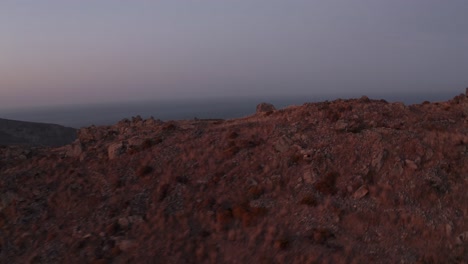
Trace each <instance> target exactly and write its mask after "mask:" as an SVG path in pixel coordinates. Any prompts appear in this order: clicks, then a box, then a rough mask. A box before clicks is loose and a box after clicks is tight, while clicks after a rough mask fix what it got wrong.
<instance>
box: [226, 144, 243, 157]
mask: <svg viewBox="0 0 468 264" xmlns="http://www.w3.org/2000/svg"><path fill="white" fill-rule="evenodd" d="M239 151H240V148H239V147H238V146H232V147H230V148H228V149H226V150H225V151H224V153H223V154H224V157H225V158H230V157H232V156H234V155H236V154H237V153H238V152H239Z"/></svg>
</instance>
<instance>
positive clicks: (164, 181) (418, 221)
mask: <svg viewBox="0 0 468 264" xmlns="http://www.w3.org/2000/svg"><path fill="white" fill-rule="evenodd" d="M13 152H14V153H13ZM15 153H16V154H15ZM0 155H1V159H0V162H1V164H0V195H1V200H0V202H1V203H0V262H1V263H12V262H15V263H466V261H467V259H468V221H467V219H468V206H467V205H468V192H467V191H466V190H467V189H468V97H467V96H466V95H459V96H457V97H455V98H454V99H453V100H450V101H447V102H439V103H430V102H424V103H422V104H419V105H410V106H407V105H404V104H402V103H388V102H386V101H384V100H370V99H368V98H367V97H362V98H360V99H352V100H336V101H333V102H321V103H308V104H304V105H302V106H292V107H289V108H286V109H281V110H275V109H274V107H273V106H271V105H268V104H262V105H259V107H258V110H257V113H256V114H254V115H252V116H249V117H245V118H241V119H233V120H186V121H169V122H161V121H158V120H153V119H148V120H142V119H141V118H133V120H123V121H121V122H119V123H118V124H116V125H113V126H107V127H89V128H85V129H81V130H80V131H79V133H78V140H77V141H75V142H74V143H73V144H70V145H67V146H65V147H61V148H54V149H43V148H36V149H24V148H20V147H16V148H7V147H4V148H2V149H0Z"/></svg>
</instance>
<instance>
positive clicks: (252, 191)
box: [247, 186, 264, 200]
mask: <svg viewBox="0 0 468 264" xmlns="http://www.w3.org/2000/svg"><path fill="white" fill-rule="evenodd" d="M263 193H264V190H263V188H262V187H260V186H253V187H250V188H249V191H248V192H247V197H248V198H249V199H252V200H255V199H258V198H260V196H262V194H263Z"/></svg>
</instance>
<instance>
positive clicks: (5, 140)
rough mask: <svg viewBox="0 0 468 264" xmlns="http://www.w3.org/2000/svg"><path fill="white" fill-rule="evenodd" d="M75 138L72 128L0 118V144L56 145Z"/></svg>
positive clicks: (68, 142)
mask: <svg viewBox="0 0 468 264" xmlns="http://www.w3.org/2000/svg"><path fill="white" fill-rule="evenodd" d="M75 139H76V129H74V128H70V127H64V126H60V125H55V124H44V123H35V122H24V121H16V120H9V119H1V118H0V145H5V146H8V145H28V146H50V147H57V146H63V145H67V144H70V143H72V142H73V141H74V140H75Z"/></svg>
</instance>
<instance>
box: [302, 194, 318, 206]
mask: <svg viewBox="0 0 468 264" xmlns="http://www.w3.org/2000/svg"><path fill="white" fill-rule="evenodd" d="M300 204H304V205H308V206H317V200H316V199H315V197H313V196H312V195H307V196H304V197H303V198H302V199H301V201H300Z"/></svg>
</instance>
